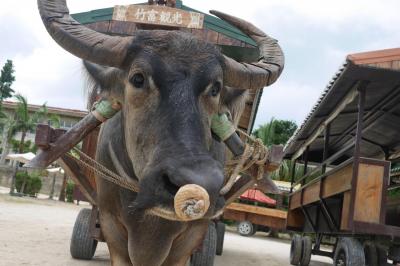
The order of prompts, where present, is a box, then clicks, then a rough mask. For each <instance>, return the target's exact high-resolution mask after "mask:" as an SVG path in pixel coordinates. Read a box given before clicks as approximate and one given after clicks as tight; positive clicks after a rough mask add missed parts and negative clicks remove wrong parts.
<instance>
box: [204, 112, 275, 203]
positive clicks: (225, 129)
mask: <svg viewBox="0 0 400 266" xmlns="http://www.w3.org/2000/svg"><path fill="white" fill-rule="evenodd" d="M211 129H212V131H213V132H214V134H216V135H217V136H218V137H219V138H220V139H221V140H222V141H224V143H225V144H226V146H227V147H228V149H229V150H230V151H231V152H232V153H233V155H234V156H235V157H240V156H241V155H242V154H243V153H244V151H245V144H244V143H243V141H242V140H241V139H240V137H239V135H238V134H237V133H236V129H235V127H234V125H233V123H232V122H231V121H230V120H229V119H228V116H227V115H226V114H218V115H214V116H213V118H212V122H211ZM282 158H283V146H282V145H273V146H272V147H271V148H270V150H269V154H268V158H267V161H266V163H265V165H264V175H263V177H262V178H261V179H259V180H256V178H255V176H257V172H258V167H259V166H258V165H256V164H253V166H251V167H250V168H249V169H248V170H247V171H246V172H245V173H242V174H241V176H240V177H239V178H238V180H236V182H235V183H234V184H233V186H232V188H231V189H230V190H229V192H228V193H227V194H225V196H224V197H225V201H226V205H228V204H229V203H231V202H233V201H234V200H235V199H236V198H237V197H239V196H240V195H241V194H243V192H245V191H246V190H247V189H249V188H251V187H253V186H254V185H256V184H257V188H258V189H260V190H262V191H263V192H270V193H271V192H272V193H277V194H278V193H280V191H279V189H278V188H277V187H276V185H275V183H274V182H273V181H272V180H271V178H270V177H269V174H270V173H271V172H273V171H275V170H277V169H278V168H279V166H280V165H281V163H282Z"/></svg>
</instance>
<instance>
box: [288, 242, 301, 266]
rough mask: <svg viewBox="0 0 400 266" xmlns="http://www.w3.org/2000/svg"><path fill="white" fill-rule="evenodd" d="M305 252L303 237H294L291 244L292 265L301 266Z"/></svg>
mask: <svg viewBox="0 0 400 266" xmlns="http://www.w3.org/2000/svg"><path fill="white" fill-rule="evenodd" d="M302 250H303V243H302V239H301V236H299V235H294V236H293V237H292V242H291V244H290V264H291V265H299V263H300V260H301V256H302Z"/></svg>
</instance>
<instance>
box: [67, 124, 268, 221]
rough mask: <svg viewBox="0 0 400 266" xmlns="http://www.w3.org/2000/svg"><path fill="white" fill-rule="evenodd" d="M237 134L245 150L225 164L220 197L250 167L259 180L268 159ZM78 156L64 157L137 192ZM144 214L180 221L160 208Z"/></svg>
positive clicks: (256, 143)
mask: <svg viewBox="0 0 400 266" xmlns="http://www.w3.org/2000/svg"><path fill="white" fill-rule="evenodd" d="M238 132H239V133H240V134H241V135H242V136H244V138H245V139H246V142H245V145H246V146H245V150H244V153H243V154H242V155H241V156H238V157H236V158H234V159H232V160H229V161H227V162H226V163H225V176H226V177H227V178H226V179H227V182H226V183H225V185H224V187H223V188H222V189H221V190H220V195H225V194H226V193H228V192H229V191H230V190H231V189H232V186H233V185H234V184H235V181H236V178H237V177H238V175H239V174H240V172H243V171H246V170H248V169H249V168H250V167H251V166H253V165H254V164H256V165H257V166H258V168H257V177H256V178H257V180H260V179H261V178H262V177H263V175H264V165H265V162H266V161H267V159H268V154H269V151H268V149H267V147H265V146H264V145H263V143H262V141H261V140H260V139H255V138H253V137H252V136H250V135H248V134H246V133H245V132H243V131H241V130H238ZM73 150H74V151H75V152H76V153H78V154H79V156H80V158H76V157H75V156H73V155H72V154H71V153H67V154H66V155H67V156H68V157H69V158H71V159H73V160H74V161H75V162H77V163H78V164H79V165H80V166H82V167H84V168H87V169H88V170H89V171H92V172H93V173H95V174H97V175H98V176H99V177H102V178H103V179H105V180H107V181H110V182H112V183H114V184H116V185H118V186H120V187H123V188H126V189H128V190H131V191H134V192H139V184H138V182H137V181H136V180H132V181H130V182H129V181H127V180H125V179H124V178H123V177H121V176H119V175H118V174H116V173H114V172H112V171H110V170H109V169H108V168H106V167H105V166H103V165H102V164H100V163H99V162H97V161H96V160H94V159H92V158H91V157H90V156H88V155H87V154H85V153H84V152H82V151H80V150H79V149H77V148H74V149H73ZM146 213H148V214H151V215H156V216H159V217H162V218H164V219H167V220H171V221H182V219H180V218H179V217H178V216H177V215H176V213H175V212H173V211H171V210H166V209H163V208H161V207H154V208H152V209H150V210H148V211H146Z"/></svg>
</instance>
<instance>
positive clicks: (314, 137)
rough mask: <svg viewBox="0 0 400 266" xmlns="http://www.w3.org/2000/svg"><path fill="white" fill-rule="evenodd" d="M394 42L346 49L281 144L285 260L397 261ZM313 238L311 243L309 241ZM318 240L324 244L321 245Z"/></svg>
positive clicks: (398, 72) (398, 107)
mask: <svg viewBox="0 0 400 266" xmlns="http://www.w3.org/2000/svg"><path fill="white" fill-rule="evenodd" d="M399 85H400V49H390V50H382V51H374V52H367V53H360V54H351V55H349V56H348V57H347V60H346V63H345V64H344V65H343V66H342V67H341V68H340V70H339V71H338V72H337V73H336V75H335V76H334V78H333V80H332V81H331V82H330V83H329V84H328V87H327V89H326V90H325V91H324V93H323V95H322V97H321V98H320V99H319V101H318V103H317V104H316V105H315V107H314V108H313V110H312V112H311V113H310V114H309V116H308V117H307V119H306V120H305V122H304V123H303V125H301V127H300V128H299V130H298V131H297V132H296V133H295V134H294V136H293V137H292V138H291V139H290V140H289V142H288V143H287V145H286V147H285V157H286V158H287V159H291V160H292V162H293V168H292V171H291V172H292V186H293V187H294V186H296V185H300V186H301V187H300V188H299V189H297V190H296V191H292V193H291V195H290V199H289V211H288V217H287V228H288V229H289V230H292V231H295V232H298V233H300V234H301V235H302V237H301V236H300V235H295V236H294V237H293V239H292V246H291V255H290V260H291V261H290V262H291V264H292V265H308V264H309V262H310V258H311V255H312V254H313V255H322V256H328V257H331V258H333V261H334V264H335V265H348V266H356V265H357V266H361V265H386V264H387V260H388V259H390V260H392V261H394V262H400V242H399V239H400V213H399V212H398V211H397V208H389V206H388V200H387V198H388V189H391V186H390V167H391V163H395V162H397V161H398V160H399V157H400V137H399V136H400V87H399ZM313 243H314V244H313ZM323 243H326V244H329V245H330V246H331V250H330V251H326V250H322V249H321V245H322V244H323Z"/></svg>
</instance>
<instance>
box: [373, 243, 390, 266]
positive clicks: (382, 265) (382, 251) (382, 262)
mask: <svg viewBox="0 0 400 266" xmlns="http://www.w3.org/2000/svg"><path fill="white" fill-rule="evenodd" d="M376 251H377V253H378V265H379V266H386V265H389V264H388V262H387V260H388V251H387V249H386V248H385V247H383V246H380V245H376Z"/></svg>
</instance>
